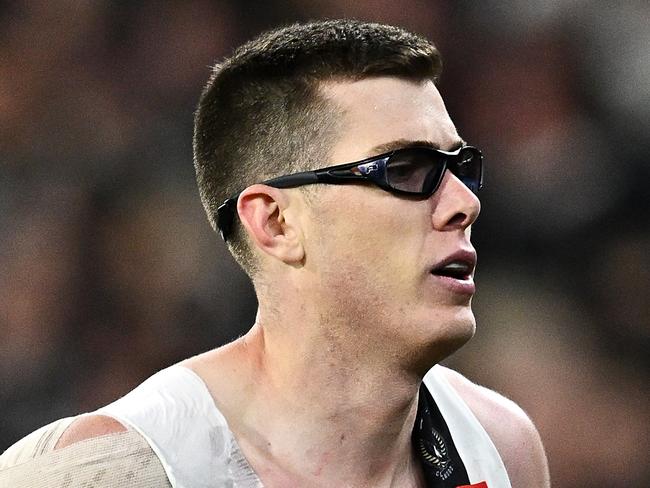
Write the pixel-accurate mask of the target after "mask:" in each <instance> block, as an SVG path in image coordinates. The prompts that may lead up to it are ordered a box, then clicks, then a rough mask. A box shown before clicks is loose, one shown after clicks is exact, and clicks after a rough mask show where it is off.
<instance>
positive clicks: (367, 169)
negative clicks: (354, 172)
mask: <svg viewBox="0 0 650 488" xmlns="http://www.w3.org/2000/svg"><path fill="white" fill-rule="evenodd" d="M378 169H379V165H378V164H377V163H376V162H374V161H373V162H372V163H366V164H361V165H359V171H361V174H364V175H367V174H370V173H374V172H375V171H377V170H378Z"/></svg>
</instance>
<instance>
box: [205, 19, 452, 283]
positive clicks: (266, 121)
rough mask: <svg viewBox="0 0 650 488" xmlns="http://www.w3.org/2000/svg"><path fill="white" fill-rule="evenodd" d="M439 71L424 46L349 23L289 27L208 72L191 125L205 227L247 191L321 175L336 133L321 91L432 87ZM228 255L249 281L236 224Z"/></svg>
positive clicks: (250, 263) (383, 28) (380, 28)
mask: <svg viewBox="0 0 650 488" xmlns="http://www.w3.org/2000/svg"><path fill="white" fill-rule="evenodd" d="M441 69H442V60H441V58H440V54H439V53H438V50H437V49H436V47H435V46H434V45H433V44H432V43H431V42H430V41H428V40H427V39H424V38H423V37H421V36H418V35H416V34H413V33H410V32H408V31H405V30H404V29H401V28H398V27H394V26H390V25H382V24H376V23H367V22H361V21H356V20H324V21H316V22H310V23H305V24H293V25H289V26H286V27H283V28H279V29H276V30H272V31H269V32H266V33H263V34H261V35H260V36H258V37H257V38H255V39H253V40H251V41H249V42H247V43H246V44H244V45H242V46H241V47H239V48H238V49H236V50H235V52H234V53H233V55H232V56H231V57H230V58H227V59H225V60H224V61H223V62H222V63H220V64H217V65H216V66H215V67H214V68H213V70H212V74H211V76H210V78H209V80H208V83H207V85H206V86H205V88H204V90H203V92H202V94H201V97H200V100H199V104H198V108H197V110H196V113H195V119H194V165H195V169H196V176H197V182H198V186H199V192H200V195H201V200H202V202H203V206H204V207H205V210H206V212H207V214H208V219H209V221H210V224H211V225H212V227H213V228H214V229H215V230H217V228H216V216H217V208H218V207H219V206H220V205H221V204H222V203H223V202H224V200H226V199H227V198H229V197H231V196H232V195H234V194H236V193H238V192H240V191H241V190H243V189H244V188H246V187H247V186H249V185H251V184H254V183H258V182H261V181H263V180H266V179H269V178H273V177H276V176H280V175H283V174H288V173H292V172H297V171H304V170H308V169H315V166H318V165H319V164H320V165H321V166H322V161H323V160H325V159H326V158H327V157H328V155H329V154H330V152H329V151H330V148H331V145H332V142H333V140H334V137H335V136H336V130H335V129H336V127H337V123H336V119H337V117H336V110H335V107H333V104H331V103H328V102H327V101H326V99H325V97H324V96H323V95H322V93H321V92H320V91H319V85H320V84H321V83H322V82H325V81H328V80H351V81H352V80H359V79H363V78H370V77H377V76H397V77H401V78H406V79H410V80H416V81H423V80H433V81H434V82H437V80H438V77H439V75H440V72H441ZM228 247H229V249H230V251H231V253H232V254H233V256H234V257H235V259H236V260H237V262H238V263H239V264H240V265H241V266H242V268H244V271H246V272H247V273H248V274H249V275H250V276H251V277H252V276H253V274H254V272H255V270H256V260H255V257H254V254H253V252H252V249H251V244H250V242H249V240H248V238H247V236H246V233H245V232H244V231H243V230H242V225H241V224H240V223H239V222H238V219H235V223H234V226H233V229H232V233H231V235H230V236H229V238H228Z"/></svg>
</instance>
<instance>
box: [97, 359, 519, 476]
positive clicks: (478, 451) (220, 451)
mask: <svg viewBox="0 0 650 488" xmlns="http://www.w3.org/2000/svg"><path fill="white" fill-rule="evenodd" d="M424 383H425V385H426V386H427V388H428V389H429V391H430V392H431V395H432V396H433V398H434V400H435V401H436V404H437V405H438V408H439V409H440V412H441V413H442V415H443V417H444V418H445V421H446V422H447V426H448V427H449V431H450V432H451V435H452V438H453V440H454V444H455V445H456V449H457V450H458V453H459V455H460V457H461V458H462V460H463V462H464V464H465V467H466V469H467V474H468V476H469V479H470V482H471V483H479V482H481V481H486V482H487V484H488V487H489V488H511V485H510V481H509V479H508V474H507V472H506V470H505V467H504V465H503V461H502V460H501V457H500V456H499V453H498V451H497V450H496V447H495V446H494V444H493V443H492V441H491V439H490V437H489V436H488V434H487V432H486V431H485V429H484V428H483V427H482V426H481V424H480V423H479V421H478V420H477V419H476V417H475V416H474V414H473V413H472V412H471V411H470V409H469V407H468V406H467V405H466V404H465V402H464V401H463V400H462V399H461V398H460V396H459V395H458V394H457V393H456V391H455V390H454V389H453V387H452V386H451V385H450V384H449V383H448V382H447V380H446V379H445V378H444V376H443V373H442V369H441V368H440V367H439V366H435V367H434V368H432V370H431V371H429V373H428V374H427V375H426V376H425V378H424ZM96 413H98V414H102V415H108V416H110V417H113V418H115V419H117V420H119V421H120V422H122V423H123V424H125V425H127V426H130V427H131V428H133V429H135V430H137V431H138V432H139V433H140V434H141V435H142V436H143V437H144V438H145V439H146V440H147V442H149V445H150V446H151V448H152V449H153V451H154V452H155V453H156V455H157V456H158V457H159V458H160V461H161V463H162V465H163V467H164V469H165V472H166V473H167V477H168V478H169V481H170V483H171V485H172V487H173V488H226V487H228V488H261V487H262V486H263V485H262V483H261V481H260V479H259V478H258V477H257V475H256V474H255V472H254V471H253V469H252V468H251V467H250V465H249V464H248V462H247V461H246V459H245V458H244V456H243V454H242V452H241V450H240V449H239V447H238V446H237V442H236V441H235V438H234V436H233V434H232V432H231V431H230V429H229V428H228V424H227V422H226V419H225V418H224V416H223V415H222V414H221V412H220V411H219V410H218V409H217V407H216V405H215V404H214V401H213V399H212V396H211V395H210V392H209V390H208V388H207V387H206V385H205V383H203V380H201V378H200V377H199V376H198V375H197V374H196V373H194V372H193V371H191V370H189V369H187V368H185V367H183V366H178V365H176V366H172V367H170V368H167V369H165V370H162V371H160V372H158V373H156V374H155V375H154V376H152V377H151V378H149V379H148V380H147V381H145V382H144V383H143V384H142V385H140V386H139V387H138V388H136V389H135V390H133V391H132V392H130V393H129V394H127V395H126V396H124V397H122V398H120V399H119V400H117V401H116V402H114V403H112V404H110V405H107V406H106V407H103V408H101V409H99V410H98V411H97V412H96Z"/></svg>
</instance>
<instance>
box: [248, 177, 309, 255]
mask: <svg viewBox="0 0 650 488" xmlns="http://www.w3.org/2000/svg"><path fill="white" fill-rule="evenodd" d="M289 205H290V199H289V198H288V195H287V194H286V193H283V192H282V190H279V189H277V188H273V187H270V186H267V185H262V184H257V185H252V186H249V187H248V188H246V189H245V190H244V191H243V192H242V193H241V195H240V196H239V199H238V200H237V213H238V214H239V220H240V221H241V223H242V225H243V226H244V228H245V229H246V232H248V235H249V236H250V238H251V240H252V241H253V242H254V243H255V245H256V246H257V247H258V248H260V249H261V250H262V251H264V252H265V253H266V254H268V255H270V256H273V257H275V258H277V259H279V260H280V261H282V262H284V263H287V264H298V263H300V262H302V261H303V259H304V257H305V250H304V247H303V245H302V238H301V236H302V232H301V231H300V226H299V222H298V220H297V219H296V218H295V216H293V215H292V212H289Z"/></svg>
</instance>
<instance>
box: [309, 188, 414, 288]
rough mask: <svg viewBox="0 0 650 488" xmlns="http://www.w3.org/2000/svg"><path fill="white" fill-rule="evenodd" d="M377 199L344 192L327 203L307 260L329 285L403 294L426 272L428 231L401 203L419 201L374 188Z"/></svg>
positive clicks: (312, 235)
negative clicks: (423, 264) (422, 263)
mask: <svg viewBox="0 0 650 488" xmlns="http://www.w3.org/2000/svg"><path fill="white" fill-rule="evenodd" d="M356 190H357V192H358V190H359V189H358V188H357V189H356ZM379 191H380V190H379ZM372 197H373V198H366V199H357V200H354V199H352V198H351V197H350V196H349V195H347V196H344V195H341V196H339V198H338V199H337V200H336V201H328V202H323V205H321V208H323V209H327V210H325V211H323V212H321V213H320V214H319V215H318V216H317V217H316V218H315V219H314V221H313V224H314V225H313V226H311V229H310V232H309V234H310V235H308V236H307V237H308V238H307V239H306V248H307V249H306V250H307V261H308V263H309V264H310V265H312V267H313V269H314V271H315V272H317V273H320V274H321V275H322V279H323V280H324V281H327V282H328V283H331V282H335V281H337V280H338V282H339V285H344V288H350V287H352V286H354V287H355V288H357V287H358V288H363V287H365V288H366V290H367V292H370V291H371V290H373V289H374V290H377V291H378V293H380V294H381V293H389V292H391V293H393V294H394V293H399V292H400V290H404V288H405V287H406V286H408V284H409V283H410V284H411V285H412V284H413V283H414V280H415V278H416V276H418V275H419V274H420V271H421V270H420V265H419V263H420V261H421V259H422V243H423V241H424V237H425V235H426V234H425V233H424V232H423V230H422V229H420V228H419V227H420V224H421V223H420V224H418V223H416V222H414V221H415V220H416V213H415V212H413V210H414V209H412V208H410V207H409V208H407V209H405V208H400V207H405V206H406V205H405V204H411V205H417V203H419V202H404V201H399V200H397V199H396V198H395V197H393V196H392V195H386V196H384V195H383V194H379V195H377V194H374V192H373V194H372ZM340 202H347V203H346V204H345V205H341V203H340ZM405 215H406V216H408V219H407V218H405V217H404V216H405Z"/></svg>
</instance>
